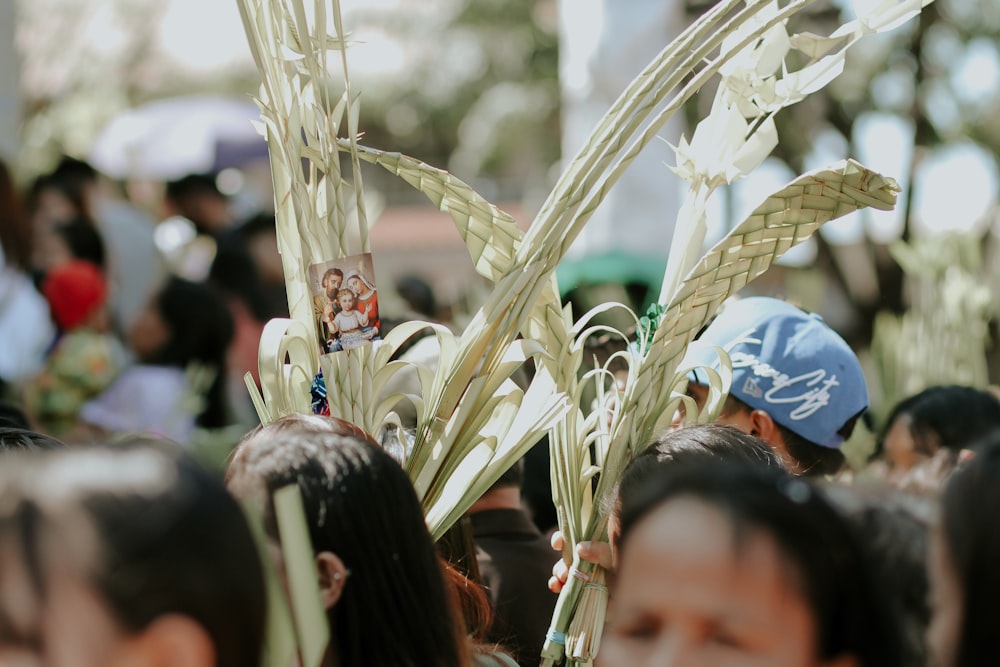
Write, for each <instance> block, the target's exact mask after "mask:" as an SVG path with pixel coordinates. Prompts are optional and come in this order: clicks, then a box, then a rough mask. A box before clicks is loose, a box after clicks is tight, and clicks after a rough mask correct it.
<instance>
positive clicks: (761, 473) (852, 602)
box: [621, 459, 902, 667]
mask: <svg viewBox="0 0 1000 667" xmlns="http://www.w3.org/2000/svg"><path fill="white" fill-rule="evenodd" d="M679 498H692V499H695V500H698V501H701V502H704V503H706V504H707V505H709V506H712V507H714V508H716V509H718V510H719V511H720V512H721V513H722V514H723V515H725V516H726V517H727V518H728V519H729V522H730V523H731V526H732V530H733V536H734V540H735V543H736V544H737V545H739V544H740V542H741V540H742V539H744V537H743V536H745V535H747V534H748V532H749V531H761V532H763V533H764V534H766V535H768V536H770V537H771V538H773V540H774V541H775V543H776V545H777V547H778V550H779V552H780V553H781V555H782V556H783V561H784V562H785V563H786V564H787V565H788V566H790V567H791V568H792V569H793V571H794V573H793V576H794V577H795V580H796V582H797V584H798V586H799V587H800V588H801V590H802V594H803V597H804V599H805V601H806V603H807V605H808V606H809V608H810V609H811V611H812V615H813V617H814V619H815V624H816V633H817V636H816V646H817V651H818V656H817V657H818V658H820V659H823V660H832V659H834V658H837V657H840V656H844V655H850V656H854V657H855V658H856V659H857V661H858V664H859V665H860V666H861V667H887V666H890V665H892V666H896V665H901V664H902V661H901V653H900V651H901V648H900V638H899V630H898V625H897V623H896V620H895V619H894V618H893V616H892V614H891V612H890V610H889V609H888V607H887V605H886V603H885V600H884V599H883V596H881V595H880V594H879V588H878V583H877V581H876V580H875V578H874V576H873V572H872V569H871V564H870V558H869V556H868V554H867V551H866V549H865V547H864V546H863V545H862V544H861V542H860V540H859V539H858V537H857V536H856V534H855V533H854V531H853V529H852V528H851V526H850V525H849V524H848V523H847V522H846V521H845V519H843V518H842V517H841V516H840V515H838V513H837V512H836V511H834V509H833V507H832V506H831V505H830V504H829V503H828V502H827V501H826V500H825V499H824V498H823V497H822V496H821V495H820V494H819V493H817V492H816V490H815V489H814V488H813V487H812V486H811V485H810V484H809V483H807V482H806V481H804V480H801V479H797V478H793V477H791V476H789V475H788V474H787V473H785V472H782V471H781V470H778V469H772V468H767V467H762V466H747V465H736V464H733V463H731V462H720V461H711V460H704V459H703V460H691V461H687V462H682V463H677V464H676V465H673V466H664V470H663V472H662V474H658V475H655V476H651V477H650V478H648V479H647V480H646V481H645V482H644V483H643V484H642V486H641V488H638V489H636V491H635V492H634V493H631V494H629V495H628V496H627V497H624V498H623V501H624V502H623V507H622V519H621V523H622V536H621V545H622V546H621V548H622V551H623V552H627V550H628V541H629V537H630V535H631V533H632V531H633V530H634V529H635V528H636V526H637V525H638V524H639V523H640V522H641V521H642V520H643V519H644V518H645V517H647V516H648V515H650V514H651V513H652V512H653V511H654V510H656V509H657V508H659V507H661V506H663V505H664V504H666V503H668V502H670V501H672V500H675V499H679Z"/></svg>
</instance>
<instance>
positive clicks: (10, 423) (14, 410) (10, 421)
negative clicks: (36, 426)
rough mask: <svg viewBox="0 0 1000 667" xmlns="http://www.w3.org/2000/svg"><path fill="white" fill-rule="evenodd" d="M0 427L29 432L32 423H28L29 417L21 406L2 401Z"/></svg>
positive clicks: (0, 404)
mask: <svg viewBox="0 0 1000 667" xmlns="http://www.w3.org/2000/svg"><path fill="white" fill-rule="evenodd" d="M0 394H2V392H0ZM0 426H3V427H5V428H16V429H21V430H27V429H30V428H31V422H30V421H28V415H27V413H25V411H24V409H23V408H22V407H21V406H20V405H18V404H17V403H11V402H10V401H5V400H0Z"/></svg>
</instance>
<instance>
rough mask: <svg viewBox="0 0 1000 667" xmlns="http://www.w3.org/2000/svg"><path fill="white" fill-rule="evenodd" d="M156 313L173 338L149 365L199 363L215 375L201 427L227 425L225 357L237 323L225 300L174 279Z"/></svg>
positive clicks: (207, 287)
mask: <svg viewBox="0 0 1000 667" xmlns="http://www.w3.org/2000/svg"><path fill="white" fill-rule="evenodd" d="M156 304H157V309H158V310H159V313H160V316H161V317H162V318H163V321H164V323H165V324H166V325H167V327H168V328H169V329H170V338H169V340H168V341H167V343H166V345H164V347H163V348H161V349H160V350H159V351H158V352H157V353H156V354H155V355H154V356H153V358H152V359H148V360H146V361H148V362H149V363H155V364H162V365H165V366H177V367H180V368H185V367H186V366H187V365H188V364H192V363H198V364H203V365H205V366H208V367H210V368H211V369H212V370H213V371H214V373H215V374H214V379H213V381H212V385H211V386H210V387H209V390H208V394H207V396H206V406H205V409H204V411H203V412H202V413H201V414H200V415H199V416H198V424H199V425H200V426H203V427H206V428H217V427H221V426H225V425H226V424H227V423H228V421H227V418H228V415H227V407H226V405H227V401H226V396H225V387H226V354H227V351H228V349H229V345H230V343H232V340H233V336H234V335H235V326H236V325H235V323H234V321H233V315H232V312H231V311H230V310H229V306H228V304H227V303H226V300H225V297H223V296H222V294H221V293H220V292H219V291H218V290H217V289H216V288H215V287H213V286H211V285H207V284H204V283H196V282H191V281H189V280H184V279H183V278H178V277H176V276H175V277H171V278H170V279H169V280H168V281H167V282H166V284H165V285H164V286H163V288H162V289H161V290H160V292H159V294H158V296H157V299H156Z"/></svg>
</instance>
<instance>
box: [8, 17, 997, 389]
mask: <svg viewBox="0 0 1000 667" xmlns="http://www.w3.org/2000/svg"><path fill="white" fill-rule="evenodd" d="M233 4H235V3H233ZM849 5H850V3H849V2H847V0H838V1H831V0H820V1H819V2H817V3H815V4H814V5H812V6H811V8H810V9H809V10H808V11H807V12H805V13H804V14H803V15H802V16H801V18H799V19H797V21H799V24H798V25H796V29H797V30H803V29H806V30H813V31H814V32H817V33H828V32H829V31H831V30H833V29H834V28H835V27H836V26H837V25H839V23H841V22H842V21H843V20H844V18H845V12H848V11H850V6H849ZM343 6H344V8H345V22H346V23H347V24H348V25H349V26H353V28H352V36H353V38H354V39H355V40H356V44H355V45H354V48H353V49H352V50H351V51H350V52H349V58H350V62H351V67H352V71H353V72H354V74H353V75H352V76H353V78H354V84H355V86H356V88H357V89H358V90H360V91H362V107H361V108H362V121H361V127H362V130H363V131H364V133H365V138H364V139H363V141H364V143H366V144H368V145H371V146H374V147H377V148H383V149H388V150H393V151H400V152H404V153H407V154H409V155H412V156H415V157H418V158H420V159H422V160H424V161H426V162H429V163H430V164H433V165H435V166H439V167H442V168H446V169H448V170H450V171H453V172H454V173H455V174H456V175H457V176H459V177H460V178H462V179H464V180H466V181H467V182H469V183H470V184H472V185H473V186H474V187H476V188H477V189H478V190H479V191H480V192H481V193H482V194H483V195H484V196H486V197H487V198H488V199H490V200H491V201H495V202H518V203H519V204H520V205H521V206H523V209H524V210H525V211H526V212H527V215H526V219H530V217H531V213H532V211H533V210H534V207H535V206H537V205H538V203H540V201H541V197H543V196H544V195H545V194H547V192H548V190H549V188H550V186H551V184H552V182H553V181H554V177H555V174H556V173H557V170H558V169H559V165H558V161H559V158H560V155H559V152H560V148H559V146H560V103H559V101H560V88H559V80H558V76H559V67H558V65H559V62H558V60H559V43H558V34H559V16H558V12H559V5H558V3H557V2H556V0H420V1H419V2H418V1H417V0H367V1H360V0H359V1H356V2H352V1H349V0H345V1H344V2H343ZM606 6H607V7H614V3H613V2H608V3H606ZM707 6H708V5H707V4H706V3H703V2H701V0H689V1H688V4H687V6H686V15H687V18H688V20H691V19H693V18H694V17H695V16H697V15H698V14H699V13H701V12H702V11H704V10H705V9H706V8H707ZM14 8H15V16H16V19H17V30H16V49H17V54H18V57H19V59H20V64H21V67H20V91H21V93H20V94H21V108H22V113H21V116H22V119H23V123H22V133H21V137H20V152H19V154H18V156H17V159H16V161H15V167H16V169H17V171H18V173H19V174H20V175H21V177H22V178H24V179H27V178H30V177H32V176H34V175H35V174H37V173H40V172H42V171H44V170H45V169H47V168H48V167H49V166H51V165H52V163H53V162H54V161H55V160H56V159H57V157H58V155H59V154H60V153H63V152H66V153H70V154H73V155H77V156H86V154H87V151H88V149H89V147H90V144H91V142H92V141H93V139H94V137H95V136H96V134H97V133H98V131H99V130H100V128H101V127H103V126H104V124H106V123H107V122H108V120H109V119H111V118H112V117H114V116H115V114H118V113H120V112H121V111H122V110H124V109H127V108H129V107H132V106H135V105H137V104H139V103H142V102H145V101H149V100H153V99H158V98H163V97H170V96H174V95H180V94H190V93H193V92H208V91H210V92H215V93H219V92H222V93H231V94H233V95H237V96H247V95H251V94H253V93H254V92H255V91H256V89H257V85H258V78H257V74H256V70H255V69H254V67H253V65H252V63H251V62H250V59H249V53H248V49H247V46H246V42H245V38H244V36H243V30H242V25H241V23H240V20H239V16H238V13H237V11H236V9H235V6H230V3H226V2H210V3H206V2H201V1H196V0H171V2H153V1H152V0H72V1H70V0H15V3H14ZM595 20H598V17H595ZM803 23H804V24H805V25H803ZM612 39H614V37H613V36H612ZM621 39H622V40H627V39H628V37H627V36H624V35H623V36H621ZM710 101H711V96H710V95H703V96H702V97H701V98H699V99H696V100H695V102H693V103H692V104H691V106H690V107H689V109H688V110H687V114H686V115H687V117H688V119H689V127H690V126H693V123H694V122H695V121H696V120H697V119H698V118H700V117H702V116H703V115H704V112H705V111H706V109H707V106H708V105H709V104H710ZM997 118H1000V2H993V1H984V0H937V1H936V2H935V3H933V4H931V5H930V6H928V7H926V8H925V9H924V11H923V14H922V15H921V16H920V18H919V20H917V21H912V22H910V23H908V24H907V25H904V26H903V27H901V28H899V29H897V30H896V31H894V32H892V33H890V34H888V35H884V36H879V37H873V38H870V39H869V40H866V41H864V42H862V43H861V44H860V45H859V46H858V47H857V48H856V50H855V51H853V52H852V53H851V55H850V56H849V58H848V66H847V69H846V71H845V72H844V74H843V75H842V76H841V77H840V78H839V79H837V80H836V81H835V82H834V83H833V84H832V85H831V86H829V87H828V88H827V89H825V90H824V91H822V92H820V93H818V94H815V95H813V96H811V97H810V98H808V99H807V100H806V101H804V102H802V103H801V104H798V105H796V106H794V107H792V108H790V109H788V110H786V111H784V112H782V113H781V114H779V116H778V117H777V122H778V124H779V135H780V137H781V143H780V145H779V147H778V149H777V151H776V153H775V158H777V159H778V160H779V161H781V162H783V163H784V164H785V165H787V169H788V171H790V172H795V173H799V172H801V171H803V170H805V169H808V168H812V167H815V166H818V163H820V162H823V163H825V162H828V161H829V160H827V159H826V158H827V157H830V158H832V159H839V158H840V157H844V156H852V157H856V158H858V159H860V160H861V161H862V162H864V163H865V164H867V165H868V166H871V167H872V168H875V169H879V170H881V171H883V172H884V173H890V174H893V175H894V176H897V177H898V178H899V180H900V182H901V184H902V185H903V187H904V192H903V194H902V196H901V198H900V201H901V205H900V208H901V209H902V212H901V213H898V214H897V215H896V216H895V218H893V220H889V219H888V218H885V217H883V218H879V219H868V218H865V219H864V220H863V221H862V222H860V223H857V224H855V226H854V227H853V228H850V227H847V226H845V227H847V228H849V229H851V230H853V231H849V232H848V233H846V235H845V234H844V233H840V234H838V235H837V237H836V238H835V237H834V236H831V235H826V236H821V237H820V238H818V239H817V243H816V250H815V255H814V257H812V258H811V259H808V260H807V261H806V262H805V264H806V265H805V266H799V267H797V268H790V269H785V270H784V272H783V271H782V270H778V271H776V272H774V275H769V276H766V277H765V282H764V287H763V289H767V290H769V291H772V292H776V293H781V294H785V295H793V296H795V298H796V299H797V300H799V301H800V302H803V305H805V306H806V307H810V308H812V309H815V310H825V309H828V308H829V309H831V310H833V311H837V310H838V309H839V311H840V312H841V314H840V315H833V316H831V323H832V324H834V325H835V326H836V327H837V328H838V329H840V330H841V331H842V332H843V333H844V334H845V337H847V338H848V339H849V341H850V342H851V343H852V344H854V345H855V346H856V347H857V348H858V349H867V348H868V347H869V346H870V343H871V337H872V332H873V330H874V323H875V321H876V318H877V316H878V315H879V313H889V314H896V315H899V314H901V313H903V312H904V311H905V310H906V309H907V307H908V305H909V303H910V294H911V293H913V292H914V290H917V289H918V288H915V287H914V286H913V283H914V281H913V280H909V281H908V280H907V279H906V278H905V276H904V272H903V268H902V267H901V265H900V263H899V262H898V261H897V258H896V257H895V256H894V255H893V253H892V252H891V251H890V247H891V246H892V244H894V243H897V242H898V241H902V242H908V241H911V240H913V239H914V237H916V236H933V235H934V234H936V233H945V232H946V231H947V232H949V233H959V234H962V235H963V237H964V238H965V239H966V241H963V242H961V243H971V247H973V248H975V249H977V251H978V252H979V253H980V255H981V257H982V258H983V259H981V260H980V261H981V266H982V267H983V268H982V269H981V270H980V271H979V272H978V273H977V274H976V275H977V280H979V281H981V282H982V284H984V285H987V286H989V288H990V289H991V293H992V294H993V295H996V294H997V293H998V292H1000V290H998V289H997V272H996V270H994V269H992V266H993V264H994V263H993V262H991V261H989V254H988V253H990V252H991V250H990V246H991V243H990V241H991V240H992V238H993V231H994V229H995V228H996V222H997V218H998V209H997V203H996V202H997V196H998V195H997V193H998V192H1000V183H998V181H1000V177H998V173H1000V169H998V156H1000V123H998V122H997V121H996V119H997ZM888 135H898V136H900V137H903V140H902V143H898V144H896V145H893V144H891V143H885V142H884V141H882V140H883V139H884V138H885V136H888ZM932 165H937V168H936V170H935V169H931V166H932ZM664 170H666V167H664ZM366 178H367V179H368V181H367V185H368V187H369V188H374V189H375V190H377V191H378V192H379V193H380V194H381V195H382V196H383V197H384V200H385V201H386V202H387V205H388V206H392V205H394V204H401V203H404V204H405V203H410V202H412V201H415V200H416V199H418V198H419V195H417V194H415V193H414V192H413V191H411V190H410V189H409V188H408V186H405V185H404V184H402V183H401V182H400V181H399V180H398V179H395V178H393V177H390V176H388V175H384V174H381V173H377V172H371V175H370V176H367V175H366ZM786 180H787V179H786ZM911 185H914V186H915V187H910V186H911ZM671 214H672V212H671ZM932 247H933V246H932ZM914 280H917V281H920V280H924V281H926V276H915V277H914ZM810 295H812V296H810ZM996 302H997V298H996V297H995V296H994V297H993V298H992V299H991V301H990V308H989V311H988V312H987V313H985V314H984V315H983V317H985V318H986V320H987V321H988V322H989V326H990V329H989V330H988V331H987V335H986V338H987V339H992V338H993V328H994V326H995V320H996V312H997V308H996ZM831 304H833V305H831ZM838 304H839V305H838ZM932 347H933V346H932ZM877 349H878V346H876V350H877ZM992 360H993V357H992V356H991V361H992ZM994 365H995V362H994ZM880 367H885V362H878V361H875V362H873V363H872V373H875V374H877V373H878V368H880ZM911 367H913V368H920V367H921V364H920V363H919V362H917V363H914V364H911ZM990 379H993V380H994V381H995V376H993V375H992V374H991V377H990ZM886 381H888V380H886ZM875 384H876V385H878V384H879V382H876V383H875ZM917 384H920V382H917Z"/></svg>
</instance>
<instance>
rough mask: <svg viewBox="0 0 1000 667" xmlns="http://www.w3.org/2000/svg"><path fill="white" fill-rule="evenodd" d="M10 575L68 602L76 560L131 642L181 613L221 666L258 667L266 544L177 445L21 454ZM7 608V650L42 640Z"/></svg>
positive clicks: (39, 594) (40, 596) (2, 536)
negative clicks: (261, 549) (60, 581)
mask: <svg viewBox="0 0 1000 667" xmlns="http://www.w3.org/2000/svg"><path fill="white" fill-rule="evenodd" d="M0 497H2V498H3V499H4V502H3V504H2V507H0V553H2V555H3V556H4V557H3V558H2V559H0V564H2V565H0V567H3V568H4V569H6V570H8V571H11V568H16V569H15V570H13V571H18V570H19V571H21V572H23V573H24V576H25V579H26V586H27V590H28V591H30V594H31V595H32V596H33V597H34V598H35V600H37V603H38V604H40V605H44V604H45V603H46V602H48V603H51V604H58V595H59V589H58V585H57V584H54V576H53V569H54V568H55V567H61V566H62V567H63V569H64V566H65V564H66V563H67V562H71V563H73V564H74V565H75V566H76V567H75V568H74V570H75V571H79V572H80V576H81V577H83V578H84V579H85V581H86V583H87V585H88V586H89V587H91V588H92V589H93V590H94V592H95V593H96V594H97V596H98V597H99V598H100V600H101V602H102V603H103V605H105V607H106V609H107V610H108V612H110V614H111V616H112V617H113V619H114V621H115V622H116V623H117V624H119V625H120V626H121V627H122V629H123V630H124V632H125V634H126V635H134V634H138V633H141V632H142V631H143V630H145V629H146V628H147V627H149V626H150V625H151V624H152V623H154V622H155V621H156V620H157V619H159V618H162V617H164V616H168V615H174V614H178V615H181V616H184V617H187V618H189V619H191V620H192V621H194V622H195V623H197V624H198V625H199V626H201V628H202V629H203V630H204V631H205V633H206V634H207V635H208V636H209V637H210V639H211V641H212V644H213V645H214V650H215V658H216V659H215V664H216V665H217V666H218V667H245V666H247V665H257V664H260V658H261V653H262V651H261V645H262V641H261V638H262V637H263V634H264V630H265V623H264V620H265V612H266V606H267V605H266V593H265V586H264V577H263V570H262V567H261V561H260V557H259V556H258V552H257V548H256V544H255V541H254V538H253V536H252V533H251V531H250V528H249V526H248V524H247V521H246V519H245V517H244V516H243V513H242V511H241V510H240V507H239V505H238V504H237V503H236V501H235V500H233V498H232V497H231V496H230V495H229V494H228V493H227V492H226V490H225V488H224V487H223V485H222V484H221V482H220V481H219V480H217V479H215V478H214V477H213V476H212V475H210V474H209V473H208V472H206V471H205V470H203V469H202V468H200V467H199V466H197V464H195V463H193V462H192V461H190V460H188V459H187V458H185V457H184V456H183V454H181V453H180V450H178V449H177V448H176V447H173V446H171V447H170V448H169V449H168V448H166V447H158V448H154V447H152V446H148V445H147V446H138V445H135V444H120V445H116V446H115V447H113V448H112V447H103V446H95V447H88V448H72V449H65V450H62V451H58V452H44V453H31V454H22V455H16V456H14V457H12V458H8V459H5V461H4V465H3V467H2V468H0ZM11 612H12V610H11V609H10V608H6V609H0V643H4V644H8V645H11V644H14V645H30V644H32V643H36V642H38V641H44V640H45V637H44V636H41V637H40V636H38V634H39V633H40V632H42V631H43V630H42V629H41V628H25V627H20V624H15V623H13V622H12V620H11V619H12V613H11Z"/></svg>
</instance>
